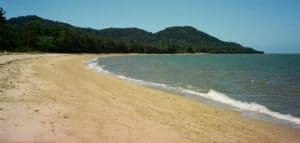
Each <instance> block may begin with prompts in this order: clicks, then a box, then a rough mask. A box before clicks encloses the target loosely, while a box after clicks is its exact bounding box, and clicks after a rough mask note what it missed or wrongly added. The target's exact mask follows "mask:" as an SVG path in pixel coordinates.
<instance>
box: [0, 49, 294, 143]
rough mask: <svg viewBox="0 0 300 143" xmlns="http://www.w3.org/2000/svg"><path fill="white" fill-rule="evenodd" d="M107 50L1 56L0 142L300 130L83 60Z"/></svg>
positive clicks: (259, 135) (234, 136)
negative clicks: (144, 83) (148, 85)
mask: <svg viewBox="0 0 300 143" xmlns="http://www.w3.org/2000/svg"><path fill="white" fill-rule="evenodd" d="M97 56H100V57H101V56H115V55H112V54H103V55H92V54H77V55H76V54H12V55H1V56H0V73H1V74H0V78H1V81H0V143H2V142H3V143H15V142H24V143H27V142H28V143H29V142H45V143H46V142H74V143H75V142H76V143H83V142H106V143H110V142H118V143H122V142H124V143H125V142H126V143H129V142H149V143H150V142H151V143H152V142H162V143H168V142H170V143H173V142H184V143H186V142H211V143H213V142H215V143H218V142H230V143H232V142H289V143H293V142H295V143H296V142H300V130H299V129H294V128H288V127H285V126H282V125H275V124H272V123H269V122H264V121H258V120H254V119H249V118H245V117H243V116H241V115H240V113H238V112H234V111H229V110H225V109H222V108H218V107H214V106H211V105H208V104H206V103H202V102H197V101H194V100H191V99H187V98H184V97H182V96H177V95H173V94H171V93H167V92H164V91H159V90H155V89H150V88H146V87H144V86H141V85H137V84H134V83H130V82H128V81H126V80H122V79H118V78H116V77H113V76H111V75H109V74H105V73H101V72H96V71H93V70H90V69H88V68H87V65H86V64H85V61H86V60H88V59H92V58H95V57H97Z"/></svg>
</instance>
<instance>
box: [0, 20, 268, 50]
mask: <svg viewBox="0 0 300 143" xmlns="http://www.w3.org/2000/svg"><path fill="white" fill-rule="evenodd" d="M1 25H2V27H3V28H2V29H4V30H3V31H2V32H1V35H0V36H1V37H0V42H1V47H0V48H1V49H0V51H41V52H62V53H196V52H202V53H263V52H261V51H256V50H254V49H252V48H247V47H243V46H242V45H240V44H238V43H234V42H224V41H222V40H219V39H217V38H215V37H213V36H210V35H208V34H207V33H204V32H201V31H199V30H197V29H195V28H193V27H190V26H183V27H182V26H178V27H169V28H166V29H164V30H162V31H159V32H157V33H151V32H147V31H145V30H142V29H138V28H108V29H102V30H95V29H91V28H81V27H76V26H72V25H70V24H67V23H62V22H56V21H52V20H47V19H43V18H40V17H38V16H22V17H17V18H11V19H9V20H7V21H5V23H4V24H1Z"/></svg>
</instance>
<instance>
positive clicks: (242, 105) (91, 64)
mask: <svg viewBox="0 0 300 143" xmlns="http://www.w3.org/2000/svg"><path fill="white" fill-rule="evenodd" d="M97 59H98V58H94V59H91V60H88V61H86V62H85V63H86V64H87V65H88V68H90V69H92V70H95V71H98V72H104V73H108V74H112V75H114V76H116V77H118V78H120V79H124V80H127V81H131V82H135V83H138V84H141V85H150V86H154V87H161V88H166V89H168V90H172V91H179V92H181V93H183V94H192V95H197V96H200V97H203V98H206V99H209V100H213V101H216V102H219V103H222V104H226V105H229V106H232V107H235V108H238V109H241V110H245V111H251V112H258V113H261V114H265V115H269V116H272V117H275V118H277V119H281V120H286V121H290V122H293V123H295V124H298V125H300V119H299V118H297V117H294V116H292V115H289V114H281V113H279V112H275V111H272V110H270V109H268V108H267V107H265V106H263V105H260V104H257V103H255V102H251V103H248V102H242V101H239V100H235V99H233V98H231V97H229V96H227V95H226V94H223V93H220V92H218V91H215V90H212V89H211V90H209V92H208V93H201V92H196V91H192V90H188V89H184V88H181V87H172V86H168V85H166V84H162V83H154V82H148V81H143V80H138V79H133V78H129V77H126V76H123V75H115V74H113V73H111V72H109V71H107V70H105V69H104V67H105V65H99V64H98V62H97Z"/></svg>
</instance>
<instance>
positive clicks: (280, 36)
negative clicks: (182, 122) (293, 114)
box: [0, 0, 300, 53]
mask: <svg viewBox="0 0 300 143" xmlns="http://www.w3.org/2000/svg"><path fill="white" fill-rule="evenodd" d="M0 6H1V7H3V8H4V9H5V11H6V17H7V18H11V17H16V16H24V15H38V16H41V17H44V18H47V19H51V20H56V21H62V22H66V23H70V24H72V25H76V26H82V27H92V28H96V29H102V28H108V27H138V28H142V29H145V30H147V31H150V32H157V31H159V30H162V29H164V28H166V27H169V26H183V25H190V26H194V27H196V28H197V29H199V30H201V31H204V32H207V33H209V34H211V35H213V36H216V37H218V38H219V39H222V40H224V41H234V42H238V43H241V44H242V45H244V46H249V47H253V48H255V49H259V50H263V51H265V52H267V53H300V0H147V1H146V0H126V1H125V0H0Z"/></svg>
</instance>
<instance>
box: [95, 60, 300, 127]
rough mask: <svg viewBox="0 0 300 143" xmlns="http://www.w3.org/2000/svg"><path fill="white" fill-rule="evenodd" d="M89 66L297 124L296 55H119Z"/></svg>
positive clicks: (299, 79)
mask: <svg viewBox="0 0 300 143" xmlns="http://www.w3.org/2000/svg"><path fill="white" fill-rule="evenodd" d="M90 65H91V66H95V67H98V69H100V70H103V71H106V72H109V73H111V74H114V75H116V76H118V77H120V78H123V79H127V80H130V81H133V82H137V83H140V84H144V85H152V86H157V87H160V88H165V89H168V90H174V91H177V92H180V93H182V94H186V95H194V96H195V97H199V98H202V99H206V100H210V101H213V102H214V103H215V104H218V103H220V104H222V105H227V106H230V107H232V108H234V109H238V110H241V111H249V112H251V114H255V113H259V114H264V115H267V116H270V117H273V118H277V119H280V120H283V121H288V122H291V123H294V124H296V125H300V55H298V54H294V55H292V54H290V55H288V54H286V55H284V54H265V55H142V56H140V55H139V56H120V57H107V58H99V59H97V60H94V61H91V62H90ZM95 67H94V68H95Z"/></svg>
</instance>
